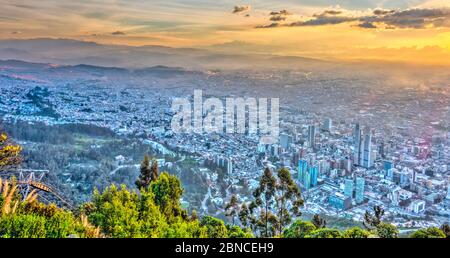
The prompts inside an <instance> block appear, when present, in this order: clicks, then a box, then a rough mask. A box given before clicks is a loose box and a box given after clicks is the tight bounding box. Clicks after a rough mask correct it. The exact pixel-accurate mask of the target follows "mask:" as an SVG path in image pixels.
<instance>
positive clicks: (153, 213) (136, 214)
mask: <svg viewBox="0 0 450 258" xmlns="http://www.w3.org/2000/svg"><path fill="white" fill-rule="evenodd" d="M143 168H144V169H141V172H142V171H144V174H141V177H140V178H139V179H138V180H137V182H136V183H137V184H139V185H140V186H141V188H140V189H141V190H140V191H130V190H128V189H127V188H126V187H125V186H124V185H122V186H120V187H117V186H115V185H112V186H110V187H108V188H106V189H105V190H104V191H103V192H99V191H94V193H93V196H92V200H91V201H90V202H86V203H84V204H82V205H81V206H80V207H79V208H77V209H76V210H75V211H68V210H65V209H61V208H58V207H56V206H55V205H44V204H42V203H40V202H39V201H38V200H37V198H38V196H37V193H36V192H34V191H33V192H31V193H30V194H29V195H28V196H26V197H25V198H24V200H23V201H22V199H21V196H20V195H19V194H18V192H17V185H16V183H15V182H14V181H4V180H3V183H2V184H1V188H0V192H1V193H2V194H1V196H0V208H1V213H0V237H11V238H30V237H33V238H66V237H80V238H81V237H82V238H84V237H114V238H136V237H138V238H252V237H266V236H270V237H283V238H371V237H374V238H396V237H398V230H397V228H396V227H395V226H394V225H391V224H388V223H384V222H382V220H381V218H382V215H381V214H382V212H381V210H382V209H380V208H376V209H375V211H374V213H373V214H370V213H368V214H369V215H368V217H367V220H366V222H367V223H368V224H367V227H368V228H367V229H362V228H359V227H355V228H350V229H347V230H345V231H340V230H338V229H334V228H327V227H326V222H325V221H324V220H323V219H321V218H320V216H315V217H314V218H313V220H312V221H302V220H295V221H293V222H292V223H288V222H287V220H285V221H286V224H283V225H282V226H280V225H281V224H277V223H276V219H275V218H274V217H272V215H269V216H266V215H265V214H270V212H267V213H264V212H263V213H261V214H260V215H259V216H258V217H256V220H255V221H253V219H255V218H252V217H251V216H252V215H249V217H250V218H251V219H250V220H249V222H248V223H249V226H248V227H246V226H245V225H243V224H242V223H238V220H241V219H242V218H244V217H241V216H238V217H241V218H240V219H236V220H234V221H233V222H234V224H226V223H225V222H224V221H222V220H220V219H217V218H214V217H211V216H204V217H202V218H199V217H198V216H197V213H196V212H195V211H193V212H191V213H190V214H188V212H187V211H186V210H185V209H183V208H182V207H181V204H180V201H179V200H180V198H181V196H182V193H183V189H182V187H181V183H180V181H179V180H178V178H177V177H176V176H174V175H170V174H168V173H166V172H164V173H161V174H160V175H158V176H157V178H155V174H154V171H155V170H154V168H152V167H150V169H148V167H147V170H146V166H143ZM145 173H146V174H145ZM256 198H258V197H256ZM257 202H258V201H257ZM231 206H232V205H231ZM231 206H230V205H228V206H227V211H228V212H227V215H229V216H231V215H233V214H239V213H233V212H230V211H231V210H232V209H231V208H230V207H231ZM235 207H236V206H235ZM259 208H260V209H261V211H265V209H266V206H265V205H261V206H260V207H259ZM280 214H281V213H280ZM274 216H275V215H274ZM283 220H284V219H283ZM241 222H242V221H241ZM266 223H267V224H266ZM274 225H276V226H278V227H273V226H274ZM252 228H253V229H252ZM266 230H267V232H266ZM444 231H445V232H444ZM449 233H450V230H449V227H448V225H444V226H443V227H442V229H439V228H427V229H420V230H418V231H416V232H414V233H413V234H411V235H410V236H411V237H417V238H445V237H449Z"/></svg>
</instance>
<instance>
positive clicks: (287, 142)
mask: <svg viewBox="0 0 450 258" xmlns="http://www.w3.org/2000/svg"><path fill="white" fill-rule="evenodd" d="M291 143H292V136H290V135H288V134H281V135H280V145H281V148H283V149H285V150H289V148H290V146H291Z"/></svg>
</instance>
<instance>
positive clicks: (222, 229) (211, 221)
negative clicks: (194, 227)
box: [200, 216, 228, 238]
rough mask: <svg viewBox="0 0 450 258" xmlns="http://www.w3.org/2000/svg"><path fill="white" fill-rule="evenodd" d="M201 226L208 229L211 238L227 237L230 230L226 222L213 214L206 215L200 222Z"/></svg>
mask: <svg viewBox="0 0 450 258" xmlns="http://www.w3.org/2000/svg"><path fill="white" fill-rule="evenodd" d="M200 225H201V226H205V227H206V229H207V234H208V237H210V238H227V237H228V230H227V227H226V226H225V223H224V222H223V221H222V220H220V219H217V218H214V217H211V216H204V217H203V218H202V220H201V222H200Z"/></svg>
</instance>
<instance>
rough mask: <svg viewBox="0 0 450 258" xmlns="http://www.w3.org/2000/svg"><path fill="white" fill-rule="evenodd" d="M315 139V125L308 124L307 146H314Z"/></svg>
mask: <svg viewBox="0 0 450 258" xmlns="http://www.w3.org/2000/svg"><path fill="white" fill-rule="evenodd" d="M315 140H316V126H315V125H310V126H308V144H309V147H311V148H314V147H315Z"/></svg>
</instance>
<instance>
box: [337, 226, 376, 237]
mask: <svg viewBox="0 0 450 258" xmlns="http://www.w3.org/2000/svg"><path fill="white" fill-rule="evenodd" d="M343 236H344V238H368V237H369V236H370V232H369V231H367V230H364V229H362V228H359V227H353V228H349V229H347V230H345V231H344V235H343Z"/></svg>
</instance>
